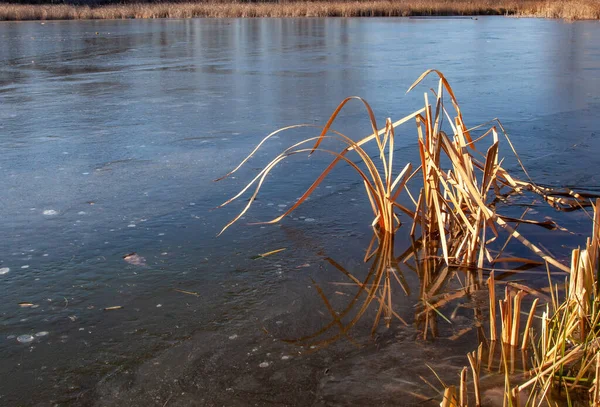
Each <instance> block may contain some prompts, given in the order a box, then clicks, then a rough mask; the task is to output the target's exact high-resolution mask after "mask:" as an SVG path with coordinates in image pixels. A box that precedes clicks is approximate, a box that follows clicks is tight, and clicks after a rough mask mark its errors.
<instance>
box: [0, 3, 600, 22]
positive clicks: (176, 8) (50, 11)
mask: <svg viewBox="0 0 600 407" xmlns="http://www.w3.org/2000/svg"><path fill="white" fill-rule="evenodd" d="M468 15H512V16H529V17H542V18H564V19H569V20H581V19H600V1H599V0H556V1H548V0H500V1H493V0H476V1H471V0H409V1H394V0H391V1H383V0H374V1H331V2H329V1H314V2H296V1H290V2H278V3H238V2H233V1H232V2H221V1H218V0H214V1H210V0H209V1H206V2H189V3H156V4H143V3H139V4H115V5H105V6H98V7H90V6H74V5H67V4H60V5H27V4H5V3H0V21H23V20H86V19H138V18H142V19H147V18H193V17H215V18H225V17H230V18H237V17H408V16H468Z"/></svg>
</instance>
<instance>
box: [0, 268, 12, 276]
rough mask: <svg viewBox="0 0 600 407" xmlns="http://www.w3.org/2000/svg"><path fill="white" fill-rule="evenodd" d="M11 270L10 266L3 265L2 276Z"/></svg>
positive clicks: (0, 272) (0, 270)
mask: <svg viewBox="0 0 600 407" xmlns="http://www.w3.org/2000/svg"><path fill="white" fill-rule="evenodd" d="M9 271H10V269H9V268H8V267H2V268H0V276H1V275H3V274H6V273H8V272H9Z"/></svg>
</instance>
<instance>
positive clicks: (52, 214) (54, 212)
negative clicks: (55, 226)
mask: <svg viewBox="0 0 600 407" xmlns="http://www.w3.org/2000/svg"><path fill="white" fill-rule="evenodd" d="M42 214H44V215H46V216H54V215H58V212H57V211H55V210H54V209H46V210H44V212H42Z"/></svg>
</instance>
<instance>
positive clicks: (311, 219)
mask: <svg viewBox="0 0 600 407" xmlns="http://www.w3.org/2000/svg"><path fill="white" fill-rule="evenodd" d="M314 221H315V219H314V218H306V219H304V222H314Z"/></svg>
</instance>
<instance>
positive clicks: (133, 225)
mask: <svg viewBox="0 0 600 407" xmlns="http://www.w3.org/2000/svg"><path fill="white" fill-rule="evenodd" d="M127 227H128V228H134V227H135V224H133V223H132V224H130V225H127Z"/></svg>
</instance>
